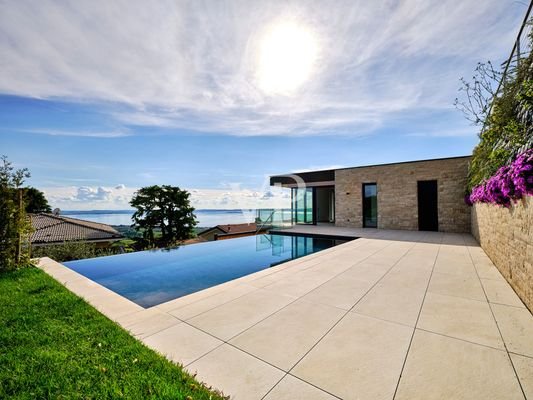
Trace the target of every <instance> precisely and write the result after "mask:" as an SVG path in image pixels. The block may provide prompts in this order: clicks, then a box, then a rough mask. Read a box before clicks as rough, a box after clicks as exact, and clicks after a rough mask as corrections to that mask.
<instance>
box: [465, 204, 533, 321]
mask: <svg viewBox="0 0 533 400" xmlns="http://www.w3.org/2000/svg"><path fill="white" fill-rule="evenodd" d="M472 235H474V237H475V238H476V239H477V241H478V242H479V244H480V245H481V247H482V248H483V250H485V253H487V255H488V256H489V257H490V259H491V260H492V262H493V263H494V265H496V267H497V268H498V270H499V271H500V272H501V274H502V275H503V276H504V277H505V279H507V281H508V282H509V284H510V285H511V286H512V287H513V289H514V290H515V292H516V293H517V294H518V296H520V298H521V299H522V301H523V302H524V303H525V304H526V306H527V307H528V308H529V309H530V310H531V311H533V197H532V196H528V197H526V198H525V199H522V200H521V201H520V202H518V203H516V204H514V205H512V206H511V207H510V208H505V207H498V206H495V205H489V204H481V203H476V204H474V206H473V207H472Z"/></svg>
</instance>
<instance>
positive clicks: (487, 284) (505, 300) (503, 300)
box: [481, 279, 525, 308]
mask: <svg viewBox="0 0 533 400" xmlns="http://www.w3.org/2000/svg"><path fill="white" fill-rule="evenodd" d="M481 284H482V285H483V288H484V289H485V293H486V294H487V298H488V299H489V301H490V302H491V303H498V304H505V305H508V306H515V307H522V308H525V305H524V303H522V300H520V298H519V297H518V295H517V294H516V293H515V291H514V290H513V288H512V287H511V286H509V284H508V283H507V282H505V281H501V280H498V281H496V280H493V279H481Z"/></svg>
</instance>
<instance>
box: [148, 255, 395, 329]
mask: <svg viewBox="0 0 533 400" xmlns="http://www.w3.org/2000/svg"><path fill="white" fill-rule="evenodd" d="M358 247H360V246H358ZM386 247H387V246H386ZM377 251H379V250H377ZM318 253H320V252H316V253H314V254H318ZM374 254H375V253H372V254H371V255H369V256H367V257H365V258H364V259H363V260H360V261H358V262H356V263H354V264H352V265H350V266H349V267H348V268H347V269H346V270H348V269H350V268H352V267H354V266H356V265H357V264H359V263H361V262H362V261H364V260H366V259H367V258H368V257H371V256H372V255H374ZM310 255H313V254H310ZM301 258H302V259H303V258H305V257H301ZM308 261H312V260H308ZM314 261H316V260H314ZM322 261H323V260H320V261H316V262H315V263H313V264H311V265H310V266H308V267H307V268H304V269H302V270H301V271H297V272H295V273H296V274H297V273H300V272H303V271H307V270H308V269H310V268H312V267H314V266H316V265H318V264H320V263H321V262H322ZM303 263H304V262H303V261H302V262H300V263H297V264H295V265H299V264H303ZM288 268H291V267H287V268H285V269H283V270H280V271H275V272H272V273H270V274H266V275H265V276H262V277H260V278H257V280H260V279H262V278H266V277H269V276H271V275H274V274H276V273H278V272H283V271H285V270H286V269H288ZM346 270H344V271H342V272H340V273H339V274H337V275H335V276H333V278H336V277H337V276H338V275H340V274H342V273H343V272H345V271H346ZM258 272H259V271H258ZM245 276H246V275H245ZM333 278H331V279H333ZM238 279H239V278H238ZM329 280H330V279H329ZM329 280H328V281H329ZM254 281H255V279H254V280H252V281H245V282H242V283H240V284H237V285H244V286H251V287H253V288H254V290H251V291H249V292H248V293H244V294H243V295H241V296H238V297H236V298H234V299H231V300H228V301H226V302H224V303H221V304H218V305H216V306H215V307H213V308H210V309H208V310H206V311H202V312H200V313H198V314H195V315H193V316H191V317H187V318H185V319H181V318H180V320H181V321H186V320H189V319H193V318H195V317H198V316H199V315H202V314H204V313H206V312H209V311H211V310H214V309H215V308H218V307H220V306H223V305H225V304H227V303H230V302H232V301H234V300H237V299H240V298H241V297H244V296H246V295H248V294H251V293H253V292H256V291H258V290H268V289H267V287H268V286H269V285H270V284H268V285H266V286H263V287H256V286H253V284H252V282H254ZM328 281H326V282H324V283H327V282H328ZM230 282H231V281H230ZM321 285H322V284H321ZM231 289H232V287H229V288H227V290H231ZM315 289H316V288H314V289H312V290H311V291H313V290H315ZM225 291H226V290H221V291H219V292H217V293H214V294H212V295H210V296H207V297H205V298H203V299H198V300H196V301H193V302H192V303H189V304H186V305H184V306H183V307H176V308H173V309H171V310H167V311H163V310H161V309H160V311H162V312H165V313H167V314H170V313H171V312H172V311H176V310H180V309H182V308H185V307H187V306H189V305H192V304H196V303H199V302H200V301H203V300H206V299H209V298H212V297H214V296H217V295H219V294H221V293H224V292H225ZM306 294H307V293H306ZM290 297H294V296H290ZM300 297H302V296H300ZM154 307H157V306H154ZM170 315H172V316H174V317H175V318H177V317H176V316H175V315H173V314H170Z"/></svg>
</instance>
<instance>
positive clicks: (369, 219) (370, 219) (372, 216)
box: [363, 183, 378, 228]
mask: <svg viewBox="0 0 533 400" xmlns="http://www.w3.org/2000/svg"><path fill="white" fill-rule="evenodd" d="M363 227H365V228H377V227H378V186H377V184H375V183H363Z"/></svg>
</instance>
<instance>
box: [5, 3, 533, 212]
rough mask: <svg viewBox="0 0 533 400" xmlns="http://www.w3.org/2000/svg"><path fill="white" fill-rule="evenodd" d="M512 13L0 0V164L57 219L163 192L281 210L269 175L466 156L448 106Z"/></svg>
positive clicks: (472, 7) (516, 19) (512, 27)
mask: <svg viewBox="0 0 533 400" xmlns="http://www.w3.org/2000/svg"><path fill="white" fill-rule="evenodd" d="M526 9H527V2H525V1H511V0H483V1H479V0H462V1H457V0H376V1H371V2H370V1H366V0H349V1H342V0H337V1H335V2H330V1H312V0H308V1H251V0H246V1H217V0H212V1H166V0H157V1H155V0H154V1H146V0H143V1H141V0H138V1H137V0H127V1H119V0H115V1H113V2H109V1H105V0H76V1H47V0H40V1H38V2H36V1H25V0H17V1H0V54H1V57H0V154H4V155H7V156H8V157H9V159H10V160H11V161H12V162H13V163H14V165H15V166H17V167H27V168H29V169H30V171H31V174H32V177H31V178H30V179H29V180H28V184H29V185H32V186H34V187H37V188H39V189H41V190H43V191H44V192H45V194H46V196H47V198H48V199H49V201H50V203H51V204H52V206H53V207H59V208H61V209H64V210H88V209H125V208H129V206H128V202H129V199H130V198H131V196H132V194H133V193H134V192H135V191H136V190H137V189H138V188H140V187H143V186H147V185H153V184H169V185H175V186H179V187H181V188H183V189H187V190H189V191H190V192H191V196H192V200H193V205H194V206H196V207H197V208H256V207H260V208H265V207H281V206H288V196H287V193H286V192H285V191H282V190H272V189H270V188H269V186H268V176H269V175H272V174H279V173H288V172H294V171H305V170H314V169H329V168H338V167H347V166H357V165H369V164H379V163H389V162H397V161H408V160H418V159H430V158H439V157H451V156H460V155H468V154H470V153H471V151H472V148H473V147H474V146H475V144H476V143H477V141H478V138H477V132H478V130H479V128H478V127H475V126H472V125H471V124H470V123H469V122H468V121H467V120H466V119H465V118H464V117H463V115H462V114H461V113H460V112H459V111H458V110H456V109H455V107H454V106H453V102H454V99H455V98H456V97H457V96H458V95H459V93H458V88H459V86H460V82H459V79H460V78H461V77H465V78H467V79H468V78H470V77H471V75H472V73H473V71H474V68H475V67H476V64H477V62H480V61H481V62H483V61H487V60H491V61H492V62H493V63H494V64H495V65H499V64H500V63H502V62H503V61H504V60H505V59H506V58H507V57H508V56H509V53H510V51H511V48H512V45H513V42H514V40H515V38H516V35H517V32H518V29H519V27H520V24H521V21H522V19H523V16H524V14H525V11H526Z"/></svg>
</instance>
